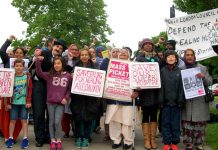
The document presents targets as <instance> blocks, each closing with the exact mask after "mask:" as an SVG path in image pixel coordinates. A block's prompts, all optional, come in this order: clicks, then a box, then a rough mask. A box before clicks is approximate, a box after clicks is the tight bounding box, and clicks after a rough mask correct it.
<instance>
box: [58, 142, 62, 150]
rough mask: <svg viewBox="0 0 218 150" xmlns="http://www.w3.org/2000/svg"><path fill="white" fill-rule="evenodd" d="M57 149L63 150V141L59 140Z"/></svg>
mask: <svg viewBox="0 0 218 150" xmlns="http://www.w3.org/2000/svg"><path fill="white" fill-rule="evenodd" d="M57 150H63V147H62V143H61V142H58V143H57Z"/></svg>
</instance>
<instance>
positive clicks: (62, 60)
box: [49, 56, 66, 76]
mask: <svg viewBox="0 0 218 150" xmlns="http://www.w3.org/2000/svg"><path fill="white" fill-rule="evenodd" d="M56 60H60V61H61V63H62V69H61V71H60V72H57V71H56V70H55V69H54V64H55V61H56ZM65 69H66V62H65V60H64V59H63V58H62V57H60V56H56V57H54V59H53V61H52V66H51V69H50V71H49V74H50V75H52V76H53V75H60V74H61V72H63V71H65Z"/></svg>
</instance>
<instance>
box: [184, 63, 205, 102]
mask: <svg viewBox="0 0 218 150" xmlns="http://www.w3.org/2000/svg"><path fill="white" fill-rule="evenodd" d="M198 73H200V68H199V67H197V68H191V69H185V70H181V74H182V83H183V89H184V93H185V98H186V99H191V98H195V97H199V96H204V95H205V90H204V85H203V81H202V79H201V78H198V77H196V74H198Z"/></svg>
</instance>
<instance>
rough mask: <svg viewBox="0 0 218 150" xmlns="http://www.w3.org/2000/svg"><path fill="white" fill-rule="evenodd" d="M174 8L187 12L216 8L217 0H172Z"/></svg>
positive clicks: (217, 6)
mask: <svg viewBox="0 0 218 150" xmlns="http://www.w3.org/2000/svg"><path fill="white" fill-rule="evenodd" d="M173 2H174V3H175V5H176V8H177V9H178V10H180V11H182V12H186V13H188V14H192V13H198V12H201V11H206V10H210V9H215V8H218V1H217V0H173Z"/></svg>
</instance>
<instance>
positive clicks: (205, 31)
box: [165, 9, 218, 61]
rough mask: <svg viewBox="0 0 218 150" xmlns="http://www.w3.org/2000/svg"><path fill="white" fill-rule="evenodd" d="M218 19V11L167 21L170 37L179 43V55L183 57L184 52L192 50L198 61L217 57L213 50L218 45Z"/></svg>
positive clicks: (177, 46) (177, 47) (177, 48)
mask: <svg viewBox="0 0 218 150" xmlns="http://www.w3.org/2000/svg"><path fill="white" fill-rule="evenodd" d="M217 19H218V9H213V10H209V11H205V12H200V13H196V14H191V15H187V16H184V17H178V18H171V19H166V20H165V22H166V26H167V34H168V37H169V39H173V40H175V41H176V42H177V45H176V50H177V52H178V54H179V55H180V56H183V52H184V50H186V49H187V48H191V49H194V50H195V51H196V52H197V53H196V59H197V61H199V60H204V59H207V58H210V57H213V56H217V54H216V53H215V52H214V50H213V48H212V45H215V44H214V43H216V45H217V44H218V34H217V33H218V32H217V31H218V29H216V28H214V23H215V22H216V21H217Z"/></svg>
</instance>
